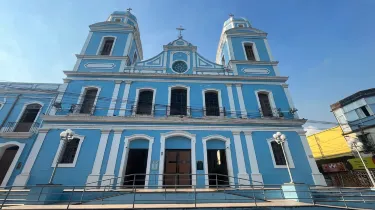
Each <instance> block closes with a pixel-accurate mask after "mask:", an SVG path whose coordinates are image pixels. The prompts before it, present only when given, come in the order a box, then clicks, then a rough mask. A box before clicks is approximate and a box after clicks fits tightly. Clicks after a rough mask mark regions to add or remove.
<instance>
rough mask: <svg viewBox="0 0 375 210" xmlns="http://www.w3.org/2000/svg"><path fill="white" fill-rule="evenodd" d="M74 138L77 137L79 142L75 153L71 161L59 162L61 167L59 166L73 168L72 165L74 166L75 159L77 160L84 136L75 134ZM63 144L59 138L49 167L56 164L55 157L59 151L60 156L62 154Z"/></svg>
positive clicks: (57, 156)
mask: <svg viewBox="0 0 375 210" xmlns="http://www.w3.org/2000/svg"><path fill="white" fill-rule="evenodd" d="M74 138H77V139H79V143H78V147H77V151H76V154H75V156H74V160H73V163H59V167H61V168H74V167H76V164H77V160H78V157H79V153H80V151H81V147H82V143H83V141H84V140H85V136H81V135H75V136H74ZM63 146H64V142H63V141H61V140H60V142H59V146H58V148H57V151H56V153H55V157H54V158H53V162H52V165H51V167H55V166H56V164H57V159H58V158H59V154H60V153H61V157H62V156H63V154H64V152H65V151H62V149H63ZM65 146H66V145H65ZM64 149H65V148H64Z"/></svg>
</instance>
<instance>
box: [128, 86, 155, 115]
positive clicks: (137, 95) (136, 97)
mask: <svg viewBox="0 0 375 210" xmlns="http://www.w3.org/2000/svg"><path fill="white" fill-rule="evenodd" d="M142 91H152V93H153V94H152V109H151V114H150V115H142V114H137V108H138V100H139V94H140V93H141V92H142ZM155 99H156V89H155V88H151V87H144V88H137V89H136V92H135V105H134V109H133V113H132V115H133V116H135V115H137V116H154V105H155Z"/></svg>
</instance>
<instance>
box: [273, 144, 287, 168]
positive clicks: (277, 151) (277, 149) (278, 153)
mask: <svg viewBox="0 0 375 210" xmlns="http://www.w3.org/2000/svg"><path fill="white" fill-rule="evenodd" d="M271 147H272V153H273V157H274V158H275V163H276V165H286V162H285V156H284V153H283V150H282V148H281V145H280V144H278V143H277V142H275V141H272V142H271Z"/></svg>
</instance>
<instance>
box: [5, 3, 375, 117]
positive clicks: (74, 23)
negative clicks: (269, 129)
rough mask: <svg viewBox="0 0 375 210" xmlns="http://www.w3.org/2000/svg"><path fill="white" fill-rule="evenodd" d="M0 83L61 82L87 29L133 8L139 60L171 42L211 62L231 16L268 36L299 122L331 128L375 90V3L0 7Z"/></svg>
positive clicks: (70, 67)
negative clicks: (348, 106) (341, 112)
mask: <svg viewBox="0 0 375 210" xmlns="http://www.w3.org/2000/svg"><path fill="white" fill-rule="evenodd" d="M0 5H1V6H0V72H1V77H0V80H1V81H4V80H5V81H17V82H58V83H60V82H62V78H63V77H64V74H63V73H62V70H71V69H72V68H73V66H74V63H75V60H76V58H75V56H74V54H76V53H79V52H80V50H81V47H82V45H83V43H84V41H85V39H86V36H87V34H88V30H89V28H88V25H90V24H92V23H95V22H100V21H104V20H106V18H107V17H108V15H109V14H110V13H111V12H112V11H115V10H125V9H126V8H128V7H131V8H133V11H132V12H133V14H135V15H136V16H137V18H138V23H139V26H140V30H141V39H142V44H143V49H144V58H145V59H146V58H150V57H151V56H153V55H156V54H157V53H159V52H160V51H162V45H163V44H167V43H168V42H170V41H172V40H174V39H175V38H176V37H177V32H176V30H175V28H176V27H177V26H179V25H180V24H181V25H183V26H184V27H185V28H186V29H187V30H186V31H185V32H184V38H185V39H187V40H188V41H190V42H192V43H193V44H194V45H196V46H198V51H199V52H200V53H201V54H202V55H204V56H205V57H206V58H208V59H210V60H213V61H214V59H215V53H216V48H217V44H218V41H219V37H220V33H221V30H222V25H223V22H224V21H225V20H226V19H227V18H228V14H229V13H233V14H234V15H235V16H237V17H246V18H248V19H249V20H250V21H251V23H252V25H253V27H255V28H258V29H261V30H263V31H266V32H267V33H268V40H269V43H270V46H271V49H272V52H273V55H274V58H275V59H276V60H278V61H280V64H279V70H280V72H281V74H282V75H285V76H289V77H290V79H289V81H288V83H289V84H290V91H291V94H292V97H293V100H294V102H295V104H296V107H297V108H298V109H299V110H300V112H299V113H300V116H301V117H304V118H307V119H313V120H326V121H335V119H334V117H333V115H332V113H330V108H329V105H330V104H332V103H334V102H336V101H338V100H339V99H342V98H343V97H345V96H347V95H349V94H352V93H354V92H356V91H359V90H362V89H367V88H371V87H374V85H373V84H374V81H375V73H374V72H375V71H374V70H375V68H374V63H372V62H373V61H374V58H375V27H374V20H375V13H374V9H375V1H374V0H351V1H349V0H330V1H327V0H320V1H318V0H293V1H282V0H273V1H268V0H259V1H253V0H241V1H239V0H232V1H229V0H188V1H180V0H157V1H156V0H148V1H145V0H125V1H124V0H105V1H104V0H100V1H99V0H63V1H51V0H32V1H30V0H22V1H19V0H12V1H9V0H8V1H5V0H0Z"/></svg>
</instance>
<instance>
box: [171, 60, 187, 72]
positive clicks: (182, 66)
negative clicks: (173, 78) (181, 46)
mask: <svg viewBox="0 0 375 210" xmlns="http://www.w3.org/2000/svg"><path fill="white" fill-rule="evenodd" d="M172 69H173V71H175V72H177V73H184V72H185V71H187V69H188V67H187V65H186V63H185V62H183V61H176V62H174V63H173V65H172Z"/></svg>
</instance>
